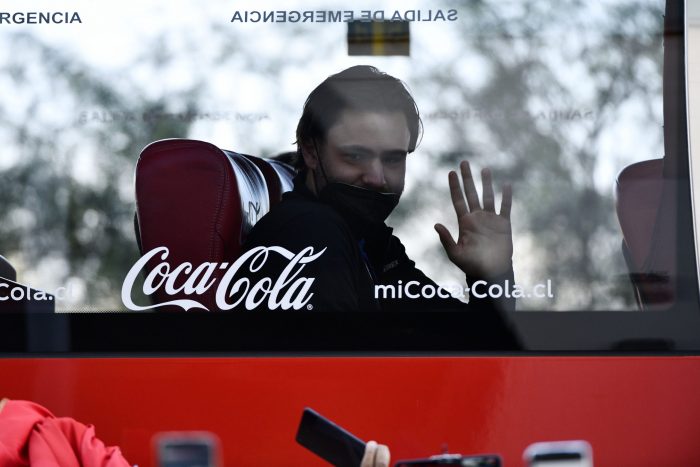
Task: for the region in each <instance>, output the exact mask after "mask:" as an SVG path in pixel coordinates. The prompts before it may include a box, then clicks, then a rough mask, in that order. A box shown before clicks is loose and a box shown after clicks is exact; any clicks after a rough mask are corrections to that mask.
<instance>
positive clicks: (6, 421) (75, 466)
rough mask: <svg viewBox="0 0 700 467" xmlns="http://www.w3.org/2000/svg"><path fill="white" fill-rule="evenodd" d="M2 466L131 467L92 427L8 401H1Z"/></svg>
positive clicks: (117, 450)
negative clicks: (103, 441)
mask: <svg viewBox="0 0 700 467" xmlns="http://www.w3.org/2000/svg"><path fill="white" fill-rule="evenodd" d="M0 466H2V467H25V466H31V467H55V466H61V467H130V465H129V463H128V462H127V461H126V459H124V457H123V456H122V454H121V451H120V450H119V448H118V447H107V446H105V445H104V443H102V441H100V440H99V439H98V438H97V437H96V436H95V427H93V426H92V425H87V426H86V425H83V424H82V423H80V422H77V421H75V420H73V419H72V418H67V417H61V418H56V417H54V415H53V414H52V413H51V412H49V411H48V410H47V409H46V408H44V407H42V406H40V405H38V404H35V403H33V402H29V401H15V400H8V399H3V400H0Z"/></svg>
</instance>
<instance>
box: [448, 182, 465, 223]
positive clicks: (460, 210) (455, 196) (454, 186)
mask: <svg viewBox="0 0 700 467" xmlns="http://www.w3.org/2000/svg"><path fill="white" fill-rule="evenodd" d="M447 179H448V181H449V184H450V197H451V198H452V205H453V206H454V208H455V213H456V214H457V217H461V216H463V215H464V214H466V213H468V212H469V210H468V209H467V203H465V201H464V196H463V195H462V189H461V188H460V186H459V177H458V176H457V173H455V172H450V173H449V175H448V176H447ZM470 208H471V206H470Z"/></svg>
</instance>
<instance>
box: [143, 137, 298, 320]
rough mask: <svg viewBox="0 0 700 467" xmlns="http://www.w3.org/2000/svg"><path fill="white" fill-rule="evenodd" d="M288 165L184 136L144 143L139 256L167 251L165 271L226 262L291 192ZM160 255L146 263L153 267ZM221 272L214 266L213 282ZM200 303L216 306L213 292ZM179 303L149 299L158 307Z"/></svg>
mask: <svg viewBox="0 0 700 467" xmlns="http://www.w3.org/2000/svg"><path fill="white" fill-rule="evenodd" d="M293 175H294V170H293V169H292V168H291V167H290V166H288V165H287V164H284V163H281V162H278V161H274V160H266V159H261V158H258V157H254V156H248V155H244V154H238V153H235V152H232V151H226V150H222V149H219V148H218V147H216V146H214V145H213V144H210V143H206V142H203V141H196V140H188V139H167V140H161V141H156V142H154V143H152V144H149V145H148V146H146V148H144V150H143V151H142V152H141V155H140V157H139V160H138V162H137V164H136V182H135V185H136V217H135V227H136V237H137V241H138V244H139V249H140V251H141V254H144V253H146V252H148V251H150V250H152V249H153V248H156V247H162V246H165V247H167V248H168V249H169V256H168V258H167V260H166V261H167V262H168V263H169V264H170V267H171V269H172V268H173V267H176V266H177V265H180V264H182V263H185V262H189V263H191V264H193V265H194V266H195V267H196V265H198V264H201V263H204V262H215V263H231V262H233V261H235V260H236V258H237V257H238V256H239V254H240V251H241V245H242V244H243V242H244V241H245V238H246V235H247V234H248V233H249V232H250V230H251V228H252V227H253V226H254V225H255V223H256V222H257V221H258V220H260V218H262V216H264V215H265V214H266V213H267V212H268V211H269V210H270V207H271V206H272V205H274V204H276V203H277V202H279V201H280V199H281V198H282V193H284V192H285V191H288V190H291V188H292V178H293ZM158 263H160V255H159V256H158V257H156V258H154V259H153V260H152V262H151V263H149V264H147V269H148V270H150V269H152V268H153V267H154V266H155V265H156V264H158ZM225 272H226V271H225V270H223V269H220V268H217V270H216V272H215V273H214V276H213V277H215V278H217V279H220V278H221V277H222V276H223V274H224V273H225ZM209 292H211V293H209V294H208V296H204V297H200V298H199V299H198V300H199V301H200V302H201V303H202V304H203V305H205V306H206V307H207V308H208V309H210V310H213V309H216V306H215V302H214V292H215V290H210V291H209ZM174 298H182V297H177V296H171V295H165V294H164V292H163V291H162V289H159V290H158V291H157V292H156V293H155V294H154V300H155V302H156V303H161V302H163V301H169V300H173V299H174Z"/></svg>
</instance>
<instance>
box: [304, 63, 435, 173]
mask: <svg viewBox="0 0 700 467" xmlns="http://www.w3.org/2000/svg"><path fill="white" fill-rule="evenodd" d="M345 110H358V111H369V112H401V113H403V114H404V116H405V117H406V123H407V124H408V131H409V133H410V135H411V139H410V141H409V143H408V152H409V153H411V152H413V151H414V150H415V149H416V146H417V145H418V141H419V138H420V136H421V134H422V132H423V123H422V122H421V119H420V114H419V113H418V106H416V102H415V101H414V100H413V97H412V96H411V93H410V92H409V91H408V89H407V87H406V85H405V84H404V83H403V82H402V81H401V80H400V79H397V78H394V77H393V76H391V75H388V74H386V73H384V72H382V71H379V70H378V69H377V68H375V67H373V66H369V65H358V66H354V67H351V68H348V69H347V70H343V71H341V72H340V73H336V74H335V75H331V76H329V77H328V78H326V80H325V81H323V82H322V83H321V84H319V85H318V86H317V87H316V89H314V90H313V91H312V92H311V94H309V97H307V98H306V102H305V103H304V111H303V112H302V115H301V118H300V119H299V124H298V125H297V135H296V136H297V140H296V144H297V161H296V166H297V169H299V170H301V169H303V168H304V167H305V165H304V158H303V156H302V153H301V150H302V149H301V146H302V144H305V143H307V144H308V143H310V142H311V141H318V142H321V143H323V142H325V140H326V134H327V133H328V130H329V129H330V128H331V127H332V126H333V125H334V124H335V123H336V122H337V121H338V118H339V117H340V115H341V114H342V113H343V112H344V111H345Z"/></svg>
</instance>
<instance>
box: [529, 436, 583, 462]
mask: <svg viewBox="0 0 700 467" xmlns="http://www.w3.org/2000/svg"><path fill="white" fill-rule="evenodd" d="M523 460H524V461H525V465H527V466H528V467H593V450H592V449H591V445H590V444H588V443H587V442H586V441H550V442H543V443H534V444H531V445H530V446H528V447H527V449H525V452H524V453H523Z"/></svg>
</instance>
